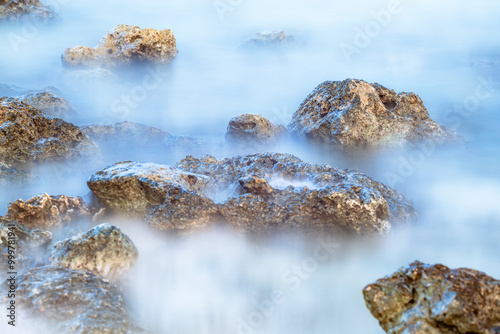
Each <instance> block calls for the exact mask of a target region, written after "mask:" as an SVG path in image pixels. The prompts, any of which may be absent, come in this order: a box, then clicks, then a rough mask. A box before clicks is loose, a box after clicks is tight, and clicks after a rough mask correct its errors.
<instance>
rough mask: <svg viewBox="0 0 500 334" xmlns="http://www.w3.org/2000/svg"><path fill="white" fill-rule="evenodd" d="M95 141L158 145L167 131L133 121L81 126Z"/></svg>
mask: <svg viewBox="0 0 500 334" xmlns="http://www.w3.org/2000/svg"><path fill="white" fill-rule="evenodd" d="M81 129H82V131H83V133H85V134H86V135H87V136H88V137H89V138H90V139H92V140H93V141H94V142H96V143H99V144H101V143H103V144H104V143H113V144H119V146H123V147H128V148H130V147H138V146H160V145H162V141H163V140H164V139H165V138H166V137H168V136H169V133H168V132H165V131H163V130H160V129H157V128H155V127H152V126H147V125H143V124H139V123H134V122H121V123H116V124H115V125H88V126H84V127H82V128H81Z"/></svg>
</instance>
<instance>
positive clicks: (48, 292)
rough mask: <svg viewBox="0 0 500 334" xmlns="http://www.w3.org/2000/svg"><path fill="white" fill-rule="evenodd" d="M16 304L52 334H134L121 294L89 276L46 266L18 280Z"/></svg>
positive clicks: (135, 330) (94, 276)
mask: <svg viewBox="0 0 500 334" xmlns="http://www.w3.org/2000/svg"><path fill="white" fill-rule="evenodd" d="M17 292H18V297H17V298H18V299H17V300H16V302H19V304H20V305H21V306H22V307H24V308H23V310H24V309H27V310H29V311H30V312H32V313H33V315H35V316H43V317H44V318H45V319H48V320H49V325H48V327H50V330H51V333H54V334H55V333H81V334H84V333H85V334H87V333H91V334H101V333H113V334H118V333H120V334H121V333H135V332H138V330H137V329H136V328H134V326H133V325H132V322H131V319H130V316H129V314H128V311H127V308H126V304H125V301H124V300H123V298H122V297H121V294H120V291H119V290H118V289H117V288H116V287H114V286H113V285H111V284H110V283H109V282H108V281H106V280H105V279H103V278H101V277H98V276H96V275H94V274H92V273H90V272H85V271H77V270H71V269H67V268H57V267H52V266H44V267H38V268H34V269H31V270H30V271H29V272H28V273H27V274H25V275H20V276H18V288H17Z"/></svg>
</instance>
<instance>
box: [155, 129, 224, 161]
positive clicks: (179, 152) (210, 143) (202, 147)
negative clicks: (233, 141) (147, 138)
mask: <svg viewBox="0 0 500 334" xmlns="http://www.w3.org/2000/svg"><path fill="white" fill-rule="evenodd" d="M163 146H164V147H165V148H166V150H167V151H168V154H170V155H171V156H173V157H174V158H175V159H176V160H178V159H182V158H184V157H185V156H186V155H196V156H199V155H203V154H220V153H221V152H224V151H225V150H226V146H225V142H224V140H219V139H215V138H205V137H190V136H175V135H172V136H168V137H167V138H165V139H164V140H163Z"/></svg>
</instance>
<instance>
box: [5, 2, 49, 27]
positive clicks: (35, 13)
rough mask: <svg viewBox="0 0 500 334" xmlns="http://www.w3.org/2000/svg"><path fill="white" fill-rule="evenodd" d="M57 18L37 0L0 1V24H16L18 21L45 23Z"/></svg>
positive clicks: (47, 7)
mask: <svg viewBox="0 0 500 334" xmlns="http://www.w3.org/2000/svg"><path fill="white" fill-rule="evenodd" d="M57 18H58V16H57V14H55V13H54V12H53V11H52V9H51V8H50V7H49V6H46V5H44V4H43V3H42V2H41V1H39V0H1V1H0V23H1V22H2V21H4V22H5V21H7V22H17V21H20V20H36V21H42V22H46V21H50V20H54V19H57Z"/></svg>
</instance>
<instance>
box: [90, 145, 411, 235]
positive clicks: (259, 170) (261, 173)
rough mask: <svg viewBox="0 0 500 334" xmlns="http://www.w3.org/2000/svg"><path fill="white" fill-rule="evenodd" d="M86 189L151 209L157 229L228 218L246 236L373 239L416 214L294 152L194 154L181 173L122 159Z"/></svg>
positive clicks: (393, 196) (118, 206)
mask: <svg viewBox="0 0 500 334" xmlns="http://www.w3.org/2000/svg"><path fill="white" fill-rule="evenodd" d="M277 180H278V181H279V182H278V181H277ZM279 183H282V184H283V183H284V184H285V186H281V185H280V184H279ZM88 185H89V187H90V189H91V190H92V191H93V193H94V194H95V195H96V196H97V198H98V199H99V201H100V203H101V204H102V205H103V206H105V207H108V208H111V209H113V210H115V211H118V212H124V213H126V212H133V213H136V214H144V213H145V212H146V219H147V220H148V221H149V222H150V223H151V224H152V225H154V226H155V227H158V228H160V229H169V230H172V229H173V230H182V229H185V230H186V229H187V230H188V229H190V228H191V227H194V228H200V227H204V226H206V225H209V224H210V223H215V222H216V221H217V220H218V221H221V220H222V221H226V222H227V223H229V224H230V225H231V226H232V227H234V228H235V229H237V230H240V231H245V232H248V231H250V232H253V231H262V230H264V231H272V230H305V231H332V232H342V233H354V234H375V233H384V232H387V231H388V230H389V228H390V226H391V223H403V222H408V221H411V220H413V219H414V218H415V217H416V213H415V211H414V209H413V208H412V207H411V205H410V204H409V203H408V202H407V201H406V200H405V199H404V198H403V196H401V195H400V194H399V193H397V192H396V191H395V190H393V189H391V188H389V187H387V186H385V185H383V184H380V183H378V182H375V181H373V180H372V179H370V178H369V177H368V176H366V175H364V174H361V173H357V172H354V171H351V170H338V169H333V168H331V167H329V166H326V165H311V164H307V163H304V162H303V161H301V160H300V159H298V158H296V157H294V156H292V155H289V154H270V153H268V154H253V155H248V156H243V157H236V158H232V159H225V160H217V159H216V158H214V157H211V156H206V157H204V158H201V159H196V158H194V157H192V156H189V157H187V158H185V159H183V160H182V161H181V162H180V163H179V164H177V166H176V168H171V167H168V166H161V165H156V164H142V163H134V162H122V163H117V164H115V165H113V166H109V167H107V168H106V169H104V170H103V171H101V172H98V173H96V174H95V175H93V176H92V177H91V178H90V180H89V181H88ZM215 202H217V203H218V204H215Z"/></svg>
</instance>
